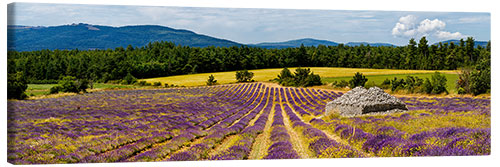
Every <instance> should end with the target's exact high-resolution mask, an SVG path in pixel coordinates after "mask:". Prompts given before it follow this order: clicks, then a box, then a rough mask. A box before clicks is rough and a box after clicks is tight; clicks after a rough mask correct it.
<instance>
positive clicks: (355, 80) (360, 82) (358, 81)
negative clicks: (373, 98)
mask: <svg viewBox="0 0 500 167" xmlns="http://www.w3.org/2000/svg"><path fill="white" fill-rule="evenodd" d="M367 81H368V79H366V77H365V76H364V75H363V74H362V73H359V72H356V74H354V76H353V77H352V79H351V80H350V81H349V87H350V88H351V89H352V88H355V87H358V86H363V87H364V86H365V83H366V82H367Z"/></svg>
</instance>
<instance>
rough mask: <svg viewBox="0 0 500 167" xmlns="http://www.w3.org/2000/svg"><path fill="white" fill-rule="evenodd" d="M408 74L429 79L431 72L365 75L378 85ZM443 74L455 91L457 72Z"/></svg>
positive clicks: (334, 78) (330, 79)
mask: <svg viewBox="0 0 500 167" xmlns="http://www.w3.org/2000/svg"><path fill="white" fill-rule="evenodd" d="M408 75H411V76H417V77H419V78H422V79H425V78H429V79H431V76H432V75H433V73H425V74H422V73H421V74H388V75H367V76H366V78H367V79H368V82H369V83H371V82H375V84H376V85H380V84H382V82H384V80H385V79H390V80H392V79H394V77H397V78H398V79H406V76H408ZM444 75H445V76H446V79H447V81H446V86H447V89H448V91H449V92H450V93H454V92H456V88H455V85H456V81H457V80H458V74H457V73H444ZM351 79H352V76H349V77H326V78H321V81H322V82H323V83H328V84H329V83H332V82H333V81H337V82H338V81H341V80H345V81H347V82H349V80H351Z"/></svg>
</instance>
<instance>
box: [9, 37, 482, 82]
mask: <svg viewBox="0 0 500 167" xmlns="http://www.w3.org/2000/svg"><path fill="white" fill-rule="evenodd" d="M490 46H491V42H488V45H487V47H486V48H482V47H474V39H473V38H467V39H466V40H460V42H459V43H458V44H454V43H450V44H448V43H445V44H443V43H440V44H438V45H431V46H429V45H428V41H427V40H426V38H425V37H423V38H421V39H420V40H419V42H418V43H417V42H416V41H415V40H414V39H411V40H410V41H409V44H408V45H406V46H401V47H384V46H380V47H372V46H363V45H361V46H355V47H350V46H345V45H342V44H339V45H338V46H324V45H319V46H317V47H314V46H310V47H305V46H303V45H302V46H301V47H297V48H285V49H263V48H258V47H248V46H241V47H236V46H234V47H205V48H199V47H189V46H179V45H175V44H174V43H171V42H153V43H149V44H148V45H146V46H143V47H140V48H139V47H132V46H128V47H127V48H123V47H119V48H116V49H114V50H113V49H108V50H85V51H82V50H77V49H75V50H53V51H51V50H40V51H27V52H17V51H9V52H8V68H7V69H8V72H9V73H15V72H23V74H24V75H25V76H26V77H27V80H28V81H29V82H43V81H49V82H50V81H55V80H58V79H60V78H62V77H63V76H75V77H77V78H83V79H90V80H93V81H98V82H107V81H109V80H118V79H122V78H124V77H125V76H127V74H129V73H130V74H132V75H133V76H135V77H137V78H150V77H160V76H170V75H180V74H192V73H206V72H219V71H234V70H243V69H248V70H250V69H260V68H283V67H350V68H385V69H422V70H454V69H458V68H460V67H473V66H476V65H477V64H479V63H480V62H481V61H489V60H490Z"/></svg>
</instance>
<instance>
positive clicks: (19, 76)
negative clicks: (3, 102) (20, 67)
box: [7, 72, 28, 99]
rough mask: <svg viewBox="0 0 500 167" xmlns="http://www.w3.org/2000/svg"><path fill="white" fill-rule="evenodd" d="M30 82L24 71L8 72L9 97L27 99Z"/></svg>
mask: <svg viewBox="0 0 500 167" xmlns="http://www.w3.org/2000/svg"><path fill="white" fill-rule="evenodd" d="M27 88H28V82H27V80H26V78H25V76H24V75H23V73H22V72H17V73H7V98H8V99H25V98H26V97H28V96H27V95H26V94H25V93H24V92H25V91H26V89H27Z"/></svg>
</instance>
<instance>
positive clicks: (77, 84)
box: [50, 76, 89, 94]
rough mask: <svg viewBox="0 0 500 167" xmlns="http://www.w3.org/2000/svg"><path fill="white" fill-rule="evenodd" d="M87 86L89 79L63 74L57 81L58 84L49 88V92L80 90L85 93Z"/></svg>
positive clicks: (75, 91) (74, 91) (77, 91)
mask: <svg viewBox="0 0 500 167" xmlns="http://www.w3.org/2000/svg"><path fill="white" fill-rule="evenodd" d="M88 87H89V81H88V80H86V79H76V77H73V76H65V77H63V78H62V79H61V80H60V81H59V83H58V85H56V86H53V87H52V88H50V93H51V94H54V93H58V92H73V93H80V92H81V91H83V92H84V93H85V92H87V89H88Z"/></svg>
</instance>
